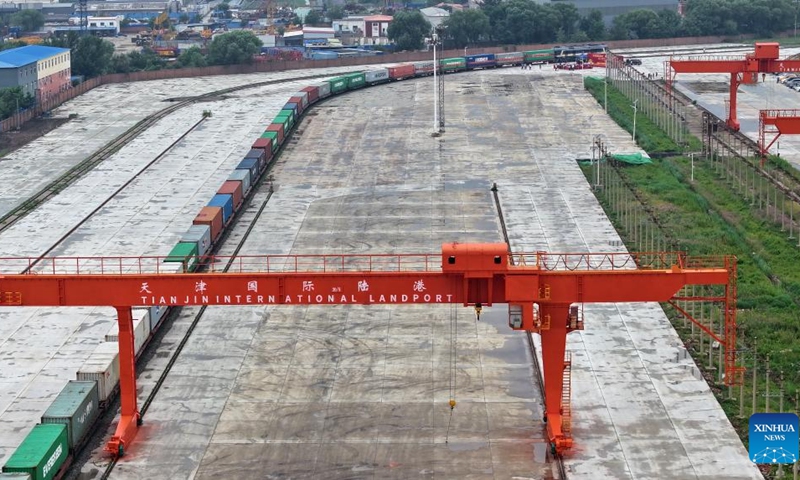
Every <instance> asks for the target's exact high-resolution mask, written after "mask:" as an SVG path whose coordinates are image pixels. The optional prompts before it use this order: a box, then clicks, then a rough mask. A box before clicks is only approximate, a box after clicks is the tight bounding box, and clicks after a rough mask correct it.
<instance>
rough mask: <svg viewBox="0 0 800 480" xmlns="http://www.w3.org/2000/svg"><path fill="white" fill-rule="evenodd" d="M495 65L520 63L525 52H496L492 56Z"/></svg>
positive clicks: (523, 59) (523, 58)
mask: <svg viewBox="0 0 800 480" xmlns="http://www.w3.org/2000/svg"><path fill="white" fill-rule="evenodd" d="M494 58H495V60H496V61H497V65H499V66H502V65H522V63H523V62H524V61H525V54H524V53H522V52H510V53H498V54H496V55H495V56H494Z"/></svg>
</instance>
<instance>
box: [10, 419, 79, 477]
mask: <svg viewBox="0 0 800 480" xmlns="http://www.w3.org/2000/svg"><path fill="white" fill-rule="evenodd" d="M67 455H69V446H67V426H66V425H56V424H50V425H36V426H35V427H33V430H31V433H29V434H28V436H27V437H25V440H23V441H22V444H21V445H20V446H19V447H17V450H16V451H15V452H14V454H13V455H11V458H9V459H8V462H6V464H5V466H4V467H3V472H22V473H28V474H30V476H31V479H32V480H50V479H51V478H53V477H55V476H56V474H57V473H58V469H59V468H61V465H63V464H64V461H65V460H66V459H67Z"/></svg>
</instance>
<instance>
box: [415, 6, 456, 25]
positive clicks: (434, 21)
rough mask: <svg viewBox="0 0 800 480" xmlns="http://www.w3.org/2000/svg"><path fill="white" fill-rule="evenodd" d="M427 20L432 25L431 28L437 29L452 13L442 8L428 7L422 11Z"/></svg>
mask: <svg viewBox="0 0 800 480" xmlns="http://www.w3.org/2000/svg"><path fill="white" fill-rule="evenodd" d="M420 12H422V16H423V17H425V20H427V21H428V23H430V24H431V27H433V28H436V27H438V26H439V25H441V24H442V23H443V22H444V21H445V20H447V18H448V17H449V16H450V12H448V11H447V10H444V9H442V8H437V7H428V8H423V9H421V10H420Z"/></svg>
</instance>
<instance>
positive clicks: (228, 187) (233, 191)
mask: <svg viewBox="0 0 800 480" xmlns="http://www.w3.org/2000/svg"><path fill="white" fill-rule="evenodd" d="M217 193H219V194H223V195H231V196H232V197H233V209H234V210H239V208H240V207H241V206H242V200H244V191H243V190H242V182H237V181H234V180H227V181H226V182H225V183H223V184H222V186H221V187H219V190H217Z"/></svg>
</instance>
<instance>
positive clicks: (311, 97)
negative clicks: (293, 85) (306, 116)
mask: <svg viewBox="0 0 800 480" xmlns="http://www.w3.org/2000/svg"><path fill="white" fill-rule="evenodd" d="M300 91H301V92H306V93H308V104H309V105H311V104H313V103H314V102H316V101H317V100H319V87H318V86H316V85H311V86H310V87H304V88H303V89H302V90H300Z"/></svg>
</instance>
